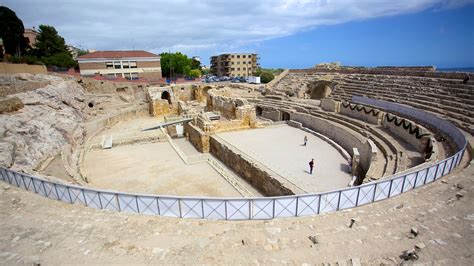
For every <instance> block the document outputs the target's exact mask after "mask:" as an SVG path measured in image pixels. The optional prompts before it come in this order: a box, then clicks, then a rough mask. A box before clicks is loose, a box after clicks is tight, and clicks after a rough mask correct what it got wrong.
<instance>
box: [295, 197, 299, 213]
mask: <svg viewBox="0 0 474 266" xmlns="http://www.w3.org/2000/svg"><path fill="white" fill-rule="evenodd" d="M298 199H299V197H298V196H296V207H295V217H298Z"/></svg>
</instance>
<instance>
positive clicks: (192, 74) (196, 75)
mask: <svg viewBox="0 0 474 266" xmlns="http://www.w3.org/2000/svg"><path fill="white" fill-rule="evenodd" d="M187 76H188V77H190V78H199V77H200V76H201V71H200V70H199V69H191V71H189V74H188V75H187Z"/></svg>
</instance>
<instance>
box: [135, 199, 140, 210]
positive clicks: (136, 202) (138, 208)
mask: <svg viewBox="0 0 474 266" xmlns="http://www.w3.org/2000/svg"><path fill="white" fill-rule="evenodd" d="M135 204H137V213H140V207H138V196H135Z"/></svg>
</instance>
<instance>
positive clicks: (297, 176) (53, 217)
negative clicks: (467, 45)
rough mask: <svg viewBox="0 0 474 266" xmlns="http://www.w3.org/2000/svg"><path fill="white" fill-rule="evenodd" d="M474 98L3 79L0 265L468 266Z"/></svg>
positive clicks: (338, 84) (431, 74) (304, 72)
mask: <svg viewBox="0 0 474 266" xmlns="http://www.w3.org/2000/svg"><path fill="white" fill-rule="evenodd" d="M473 80H474V76H473V75H472V74H467V73H442V72H436V71H434V70H433V69H432V68H428V67H377V68H350V67H337V68H331V67H326V66H323V67H315V68H311V69H294V70H286V71H284V72H283V73H281V74H280V75H279V76H278V77H276V79H275V80H273V81H272V82H271V83H269V84H267V85H265V86H262V85H248V84H230V83H228V84H218V85H209V84H203V83H195V84H176V85H170V86H158V85H152V84H142V83H119V82H113V81H106V80H94V79H89V78H78V77H72V76H65V75H40V74H9V75H7V74H3V75H1V76H0V86H1V87H2V89H1V93H2V95H0V96H1V97H2V98H1V102H0V104H1V108H2V110H1V111H2V113H1V114H0V118H1V123H0V150H1V153H0V164H1V168H0V169H1V170H0V171H1V179H2V182H1V183H0V199H1V200H0V205H1V208H0V217H1V221H2V222H1V223H0V228H1V232H2V234H1V235H0V238H1V244H0V263H2V264H5V265H11V264H25V263H27V264H28V263H30V264H31V263H41V264H43V263H44V264H59V263H95V264H98V263H99V264H101V263H134V264H136V263H160V262H161V263H188V264H191V263H193V264H195V263H199V264H201V263H209V264H211V263H212V264H224V263H225V264H249V263H252V264H257V265H259V264H327V265H330V264H331V265H336V264H337V265H360V264H399V263H404V262H405V263H419V262H421V263H430V264H431V263H435V264H449V265H453V264H455V265H459V264H465V265H469V264H473V262H474V259H473V255H474V252H473V251H474V250H473V245H472V243H474V237H473V230H474V208H473V207H472V206H473V205H472V200H473V192H472V191H473V185H474V182H473V168H472V165H471V158H472V143H473V134H474V126H473V125H474V123H473V116H474V111H473V109H472V106H473V104H474V83H473ZM305 136H306V138H307V144H306V145H304V138H305ZM311 159H314V160H315V167H314V170H313V173H312V174H310V173H309V167H308V162H309V161H310V160H311Z"/></svg>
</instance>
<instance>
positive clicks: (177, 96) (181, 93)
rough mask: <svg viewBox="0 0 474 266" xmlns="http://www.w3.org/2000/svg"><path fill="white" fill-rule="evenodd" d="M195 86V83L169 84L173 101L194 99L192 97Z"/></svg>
mask: <svg viewBox="0 0 474 266" xmlns="http://www.w3.org/2000/svg"><path fill="white" fill-rule="evenodd" d="M196 87H197V86H195V85H189V84H186V85H175V86H170V88H171V89H172V90H173V95H174V99H173V100H175V101H184V102H188V101H193V100H195V98H194V90H195V89H196Z"/></svg>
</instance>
